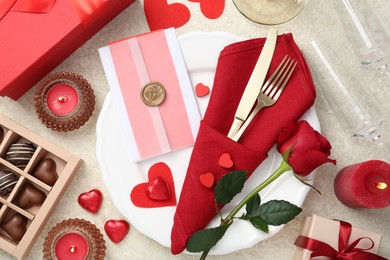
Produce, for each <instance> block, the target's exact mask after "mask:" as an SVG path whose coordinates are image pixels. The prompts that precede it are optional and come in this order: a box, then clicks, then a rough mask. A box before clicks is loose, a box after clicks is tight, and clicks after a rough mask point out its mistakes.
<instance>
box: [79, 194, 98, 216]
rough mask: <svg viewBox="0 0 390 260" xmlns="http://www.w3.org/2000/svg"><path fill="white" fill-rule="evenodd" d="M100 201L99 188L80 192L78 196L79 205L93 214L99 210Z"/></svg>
mask: <svg viewBox="0 0 390 260" xmlns="http://www.w3.org/2000/svg"><path fill="white" fill-rule="evenodd" d="M102 201H103V195H102V193H101V192H100V190H97V189H93V190H90V191H87V192H84V193H81V194H80V196H79V198H78V202H79V204H80V206H81V207H83V208H84V209H86V210H88V211H89V212H92V213H94V214H96V213H97V212H98V211H99V209H100V206H101V205H102Z"/></svg>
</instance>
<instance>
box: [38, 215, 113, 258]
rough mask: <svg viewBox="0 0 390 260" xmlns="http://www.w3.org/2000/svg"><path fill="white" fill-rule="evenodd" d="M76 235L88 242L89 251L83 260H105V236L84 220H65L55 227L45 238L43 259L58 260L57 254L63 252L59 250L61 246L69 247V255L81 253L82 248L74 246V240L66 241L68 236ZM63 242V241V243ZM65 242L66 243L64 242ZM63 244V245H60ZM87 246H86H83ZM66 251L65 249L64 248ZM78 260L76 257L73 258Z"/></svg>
mask: <svg viewBox="0 0 390 260" xmlns="http://www.w3.org/2000/svg"><path fill="white" fill-rule="evenodd" d="M69 234H75V235H78V236H81V237H83V238H84V239H85V240H86V242H87V251H86V253H85V254H86V255H85V256H83V258H82V259H85V260H103V259H104V256H105V254H106V246H105V241H104V239H103V235H102V234H101V233H100V231H99V229H98V228H97V227H96V226H95V225H94V224H92V223H91V222H89V221H86V220H83V219H68V220H64V221H62V222H61V223H59V224H57V225H56V226H54V227H53V228H52V229H51V230H50V231H49V233H48V234H47V236H46V238H45V242H44V244H43V250H42V252H43V259H45V260H54V259H58V257H57V255H56V254H59V253H61V252H63V251H61V250H59V249H58V247H59V246H67V245H69V248H68V249H69V252H68V253H69V254H77V253H81V251H80V248H77V247H78V246H80V245H77V244H72V243H73V242H74V241H71V239H72V238H69V240H70V241H66V239H67V237H66V236H67V235H69ZM61 240H62V241H61ZM63 240H65V241H63ZM58 243H62V245H58ZM81 246H85V245H81ZM62 249H64V248H62ZM72 258H73V259H77V258H76V255H75V256H74V257H72Z"/></svg>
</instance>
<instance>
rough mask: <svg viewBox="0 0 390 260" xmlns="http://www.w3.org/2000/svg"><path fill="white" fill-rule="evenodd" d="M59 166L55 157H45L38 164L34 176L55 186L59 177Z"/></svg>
mask: <svg viewBox="0 0 390 260" xmlns="http://www.w3.org/2000/svg"><path fill="white" fill-rule="evenodd" d="M56 168H57V166H56V163H55V161H54V160H53V159H51V158H44V159H43V160H42V161H41V162H40V163H39V164H38V166H37V167H36V168H35V170H34V172H33V173H32V176H34V177H35V178H37V179H38V180H40V181H42V182H44V183H46V184H47V185H49V186H53V185H54V183H56V181H57V179H58V174H57V169H56Z"/></svg>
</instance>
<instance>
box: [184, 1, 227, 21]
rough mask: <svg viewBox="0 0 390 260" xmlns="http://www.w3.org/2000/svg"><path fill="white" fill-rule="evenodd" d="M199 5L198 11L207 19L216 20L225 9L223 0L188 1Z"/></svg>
mask: <svg viewBox="0 0 390 260" xmlns="http://www.w3.org/2000/svg"><path fill="white" fill-rule="evenodd" d="M189 1H191V2H199V3H200V11H201V12H202V13H203V15H204V16H206V17H207V18H209V19H216V18H218V17H220V16H221V14H222V13H223V9H224V8H225V0H189Z"/></svg>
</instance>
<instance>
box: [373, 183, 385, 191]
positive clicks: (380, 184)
mask: <svg viewBox="0 0 390 260" xmlns="http://www.w3.org/2000/svg"><path fill="white" fill-rule="evenodd" d="M374 186H375V187H376V188H377V189H380V190H384V189H386V188H387V184H386V183H385V182H377V183H375V184H374Z"/></svg>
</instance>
